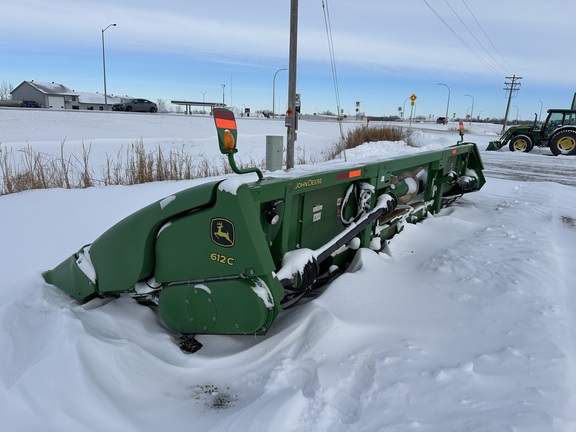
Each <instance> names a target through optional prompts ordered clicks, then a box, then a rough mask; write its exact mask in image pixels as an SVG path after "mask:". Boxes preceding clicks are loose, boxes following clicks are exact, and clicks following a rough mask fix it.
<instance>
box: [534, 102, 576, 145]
mask: <svg viewBox="0 0 576 432" xmlns="http://www.w3.org/2000/svg"><path fill="white" fill-rule="evenodd" d="M575 125H576V111H574V110H563V109H549V110H548V116H547V117H546V121H545V122H544V125H543V126H542V132H541V139H542V142H543V143H545V142H547V141H548V140H549V139H550V137H551V136H552V134H553V133H554V131H556V129H558V128H559V127H562V126H575Z"/></svg>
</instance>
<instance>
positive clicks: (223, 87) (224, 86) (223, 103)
mask: <svg viewBox="0 0 576 432" xmlns="http://www.w3.org/2000/svg"><path fill="white" fill-rule="evenodd" d="M225 88H226V84H222V106H225V105H226V103H225V102H224V89H225Z"/></svg>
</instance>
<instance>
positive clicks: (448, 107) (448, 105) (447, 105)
mask: <svg viewBox="0 0 576 432" xmlns="http://www.w3.org/2000/svg"><path fill="white" fill-rule="evenodd" d="M436 85H441V86H444V87H446V88H447V89H448V102H447V103H446V121H448V119H449V117H448V110H449V109H450V87H448V85H446V84H443V83H438V84H436Z"/></svg>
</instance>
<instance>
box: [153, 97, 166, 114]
mask: <svg viewBox="0 0 576 432" xmlns="http://www.w3.org/2000/svg"><path fill="white" fill-rule="evenodd" d="M156 105H158V111H159V112H168V110H167V109H166V101H164V100H162V99H157V100H156Z"/></svg>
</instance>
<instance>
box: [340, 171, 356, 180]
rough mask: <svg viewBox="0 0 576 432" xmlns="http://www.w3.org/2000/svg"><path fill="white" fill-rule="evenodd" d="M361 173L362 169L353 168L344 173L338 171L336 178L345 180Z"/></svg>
mask: <svg viewBox="0 0 576 432" xmlns="http://www.w3.org/2000/svg"><path fill="white" fill-rule="evenodd" d="M361 175H362V170H354V171H349V172H345V173H340V174H338V175H336V180H346V179H351V178H354V177H360V176H361Z"/></svg>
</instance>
